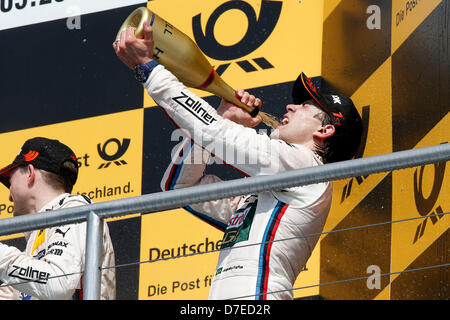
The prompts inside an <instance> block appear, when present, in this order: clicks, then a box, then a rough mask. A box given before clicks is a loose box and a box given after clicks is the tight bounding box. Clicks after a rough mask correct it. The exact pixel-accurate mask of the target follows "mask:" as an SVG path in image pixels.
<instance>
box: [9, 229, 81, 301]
mask: <svg viewBox="0 0 450 320" xmlns="http://www.w3.org/2000/svg"><path fill="white" fill-rule="evenodd" d="M61 229H63V230H64V232H65V235H64V236H63V235H62V234H60V233H57V232H54V229H46V232H48V233H49V234H48V239H47V243H48V248H47V250H46V252H45V253H43V254H44V257H43V258H41V259H40V260H38V259H35V258H34V257H32V256H29V255H27V254H26V253H25V252H21V251H20V250H18V249H17V248H15V247H10V246H7V245H3V244H0V279H1V280H2V281H3V282H5V283H7V284H8V285H11V286H13V287H14V288H15V289H17V290H19V291H20V292H23V293H25V294H27V295H30V296H33V297H36V298H38V299H58V300H63V299H64V300H65V299H70V298H71V297H72V295H73V293H74V291H75V289H77V286H78V284H79V282H80V278H81V272H82V264H81V261H82V257H81V254H82V252H80V240H82V239H80V237H79V235H78V231H77V229H78V225H67V226H62V227H61ZM83 244H84V241H83Z"/></svg>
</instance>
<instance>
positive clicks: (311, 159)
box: [144, 66, 332, 299]
mask: <svg viewBox="0 0 450 320" xmlns="http://www.w3.org/2000/svg"><path fill="white" fill-rule="evenodd" d="M144 85H145V87H146V89H147V90H148V93H149V94H150V96H152V97H153V99H154V100H155V101H156V102H157V103H158V105H160V106H161V107H162V108H164V111H165V112H166V114H167V116H168V117H169V118H170V119H172V121H173V122H174V123H175V124H176V125H177V126H178V127H180V128H181V129H182V130H183V132H184V135H185V136H186V138H185V139H184V142H183V143H182V144H180V145H179V147H178V150H177V151H176V152H175V154H174V155H173V160H172V163H171V165H170V167H169V168H168V169H167V171H166V172H165V175H164V177H163V181H162V182H161V186H162V188H163V189H164V190H171V189H177V188H185V187H189V186H193V185H199V184H208V183H214V182H217V181H220V179H219V178H218V177H216V176H212V175H204V170H205V167H206V164H205V163H206V160H207V158H208V154H212V155H214V156H215V157H218V154H220V156H222V160H224V162H226V163H227V164H228V165H231V166H232V167H234V168H235V169H237V170H239V171H240V172H242V173H244V174H246V175H247V176H256V175H263V174H274V173H277V172H281V171H286V170H293V169H299V168H302V167H310V166H315V165H320V164H322V162H321V160H320V158H319V157H318V156H316V155H315V154H314V153H313V152H312V151H311V150H309V149H308V148H306V147H304V146H301V145H292V144H288V143H286V142H284V141H281V140H277V139H272V138H269V137H268V136H267V135H260V134H258V133H257V132H256V130H254V129H251V128H245V127H243V126H241V125H238V124H236V123H233V122H231V121H229V120H227V119H224V118H222V117H220V116H219V115H218V114H217V113H216V111H215V109H214V108H212V107H211V106H210V105H208V104H207V103H206V102H205V101H203V100H202V99H200V98H199V97H197V96H196V95H195V94H193V93H192V92H190V91H189V90H187V89H186V88H185V87H184V86H183V85H182V84H181V83H180V82H179V81H178V80H177V79H176V78H175V77H174V76H173V75H172V74H171V73H170V72H169V71H167V70H166V69H164V67H162V66H157V67H156V68H155V69H153V71H152V73H151V74H150V77H149V79H148V80H147V82H146V83H145V84H144ZM202 148H203V149H202ZM203 150H205V151H206V152H204V151H203ZM224 150H225V151H224ZM230 151H231V154H230ZM227 160H228V161H227ZM331 194H332V184H331V183H330V182H326V183H318V184H313V185H308V186H302V187H294V188H289V189H284V190H278V191H271V192H262V193H259V194H254V195H249V196H243V197H236V198H233V199H225V200H217V201H210V202H207V203H202V204H195V205H192V206H190V207H187V208H186V209H187V210H188V211H190V212H191V213H193V214H195V215H197V216H198V217H200V218H202V219H204V220H206V221H207V222H209V223H211V224H213V225H214V226H216V227H218V228H219V229H221V230H223V231H224V237H223V242H222V250H221V252H220V255H219V261H218V263H217V268H216V271H215V275H214V278H213V280H212V284H211V289H210V293H209V299H233V298H238V299H292V298H293V293H292V286H293V284H294V282H295V280H296V278H297V276H298V274H299V273H300V271H301V270H302V268H303V267H304V266H305V264H306V262H307V260H308V258H309V257H310V255H311V253H312V250H313V248H314V246H315V245H316V243H317V241H318V238H319V237H318V236H317V234H318V233H320V232H322V229H323V226H324V224H325V220H326V217H327V215H328V211H329V209H330V205H331ZM311 234H316V236H312V237H311V236H308V235H311ZM292 238H294V239H292ZM283 239H289V240H283ZM270 292H273V293H272V294H268V293H270Z"/></svg>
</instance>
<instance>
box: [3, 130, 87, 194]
mask: <svg viewBox="0 0 450 320" xmlns="http://www.w3.org/2000/svg"><path fill="white" fill-rule="evenodd" d="M66 161H69V162H72V163H73V164H74V165H75V168H76V170H75V171H73V170H68V169H67V168H65V167H64V166H63V164H64V163H65V162H66ZM29 164H32V165H33V166H34V167H36V168H38V169H42V170H45V171H49V172H52V173H54V174H57V175H59V176H62V177H66V178H68V179H69V181H70V183H71V184H72V185H74V184H75V182H76V181H77V177H78V165H77V157H76V156H75V153H74V152H73V151H72V150H71V149H70V148H69V147H68V146H66V145H65V144H63V143H61V142H59V141H58V140H51V139H47V138H42V137H36V138H32V139H30V140H27V141H26V142H25V143H24V145H23V146H22V149H20V151H19V154H18V155H17V157H16V158H15V159H14V161H13V162H12V163H11V164H10V165H9V166H6V167H4V168H3V169H0V182H2V183H3V184H4V185H5V186H6V187H7V188H9V187H10V183H9V177H10V175H11V170H13V169H15V168H17V167H19V166H27V165H29Z"/></svg>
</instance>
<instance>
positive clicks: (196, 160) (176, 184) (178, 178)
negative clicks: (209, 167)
mask: <svg viewBox="0 0 450 320" xmlns="http://www.w3.org/2000/svg"><path fill="white" fill-rule="evenodd" d="M208 158H209V154H208V152H206V151H205V150H203V149H202V148H201V147H200V146H198V145H196V144H195V143H194V141H193V140H191V139H190V138H188V137H186V136H185V137H184V138H183V141H182V143H180V145H179V146H178V148H177V149H175V152H174V154H173V155H172V161H171V163H170V165H169V167H168V168H167V170H166V172H165V173H164V176H163V179H162V181H161V188H162V190H164V191H167V190H175V189H180V188H187V187H191V186H195V185H205V184H210V183H215V182H220V181H221V180H220V178H218V177H217V176H214V175H204V171H205V168H206V163H207V161H208ZM240 198H241V197H234V198H230V199H221V200H215V201H208V202H204V203H197V204H192V205H190V206H187V207H185V208H184V209H186V210H187V211H188V212H190V213H192V214H194V215H195V216H197V217H199V218H200V219H202V220H204V221H206V222H208V223H210V224H212V225H213V226H215V227H216V228H218V229H220V230H225V229H226V226H227V223H228V220H229V219H230V217H231V215H232V214H233V212H234V211H235V210H236V208H237V205H238V204H239V200H240Z"/></svg>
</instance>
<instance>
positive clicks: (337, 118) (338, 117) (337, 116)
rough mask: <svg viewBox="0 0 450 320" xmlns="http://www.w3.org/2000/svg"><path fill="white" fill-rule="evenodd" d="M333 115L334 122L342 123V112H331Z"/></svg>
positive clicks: (336, 123)
mask: <svg viewBox="0 0 450 320" xmlns="http://www.w3.org/2000/svg"><path fill="white" fill-rule="evenodd" d="M333 116H334V124H335V125H338V126H340V125H342V123H341V119H344V116H343V115H342V113H341V112H339V113H335V112H333Z"/></svg>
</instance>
